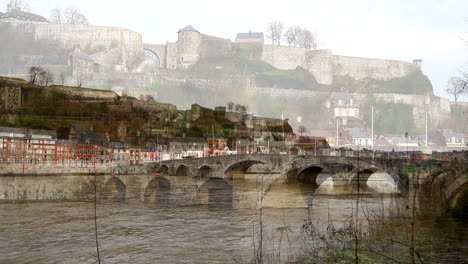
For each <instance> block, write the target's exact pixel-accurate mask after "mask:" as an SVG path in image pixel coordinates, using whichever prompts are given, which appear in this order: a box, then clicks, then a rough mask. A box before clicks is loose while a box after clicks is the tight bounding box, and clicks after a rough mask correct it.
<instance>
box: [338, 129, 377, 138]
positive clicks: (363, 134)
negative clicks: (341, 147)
mask: <svg viewBox="0 0 468 264" xmlns="http://www.w3.org/2000/svg"><path fill="white" fill-rule="evenodd" d="M344 130H345V131H346V132H348V133H349V134H350V135H351V136H352V137H353V138H370V137H371V135H370V134H369V133H367V131H365V130H363V129H361V128H358V127H352V128H345V129H344Z"/></svg>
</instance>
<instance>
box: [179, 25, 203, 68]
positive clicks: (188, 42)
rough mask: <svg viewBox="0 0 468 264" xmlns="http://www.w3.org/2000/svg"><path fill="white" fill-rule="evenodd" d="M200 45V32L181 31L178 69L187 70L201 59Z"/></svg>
mask: <svg viewBox="0 0 468 264" xmlns="http://www.w3.org/2000/svg"><path fill="white" fill-rule="evenodd" d="M200 44H201V34H200V33H199V32H198V31H179V37H178V39H177V50H178V66H177V68H180V69H187V68H189V67H190V66H192V65H193V64H195V63H196V62H197V61H198V60H199V59H200Z"/></svg>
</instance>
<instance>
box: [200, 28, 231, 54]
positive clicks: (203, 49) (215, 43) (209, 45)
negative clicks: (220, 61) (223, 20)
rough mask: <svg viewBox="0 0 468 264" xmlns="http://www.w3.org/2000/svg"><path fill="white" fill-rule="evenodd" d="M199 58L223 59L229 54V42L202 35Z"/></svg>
mask: <svg viewBox="0 0 468 264" xmlns="http://www.w3.org/2000/svg"><path fill="white" fill-rule="evenodd" d="M199 53H200V57H202V58H207V57H225V56H229V55H230V54H231V40H229V39H223V38H218V37H214V36H209V35H205V34H202V35H201V43H200V49H199Z"/></svg>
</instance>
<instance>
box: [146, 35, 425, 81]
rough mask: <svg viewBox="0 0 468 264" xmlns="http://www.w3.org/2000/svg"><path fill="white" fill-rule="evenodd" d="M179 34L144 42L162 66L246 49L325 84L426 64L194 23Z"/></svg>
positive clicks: (183, 65) (397, 74)
mask: <svg viewBox="0 0 468 264" xmlns="http://www.w3.org/2000/svg"><path fill="white" fill-rule="evenodd" d="M177 33H178V39H177V42H174V43H167V44H166V45H154V44H144V48H145V49H146V50H147V51H149V52H151V53H153V54H154V55H155V57H157V58H158V60H159V65H160V66H161V67H165V68H169V69H188V68H190V67H191V66H192V65H194V64H195V63H197V62H198V61H199V60H200V59H202V58H210V57H223V56H229V55H231V54H233V53H239V51H241V52H242V50H246V51H247V52H251V54H249V55H251V56H250V57H255V55H257V56H258V57H259V58H260V59H261V60H263V61H265V62H267V63H269V64H271V65H273V66H274V67H276V68H278V69H282V70H290V69H296V68H297V67H302V68H304V69H307V70H309V71H310V72H311V73H312V74H313V75H314V77H315V78H316V80H317V82H318V83H320V84H324V85H329V84H331V83H332V82H333V76H336V75H338V76H340V75H341V76H345V75H347V76H350V77H352V78H354V79H356V80H359V79H364V78H371V79H376V80H389V79H392V78H401V77H404V76H407V75H408V74H410V73H414V72H419V71H421V67H422V60H420V59H415V60H413V63H409V62H404V61H396V60H383V59H371V58H358V57H349V56H339V55H334V54H333V53H332V51H331V50H310V51H309V50H306V49H304V48H298V47H289V46H276V45H266V44H265V43H264V36H263V33H261V32H257V33H252V32H248V33H239V34H237V37H236V40H235V42H231V40H229V39H223V38H218V37H213V36H209V35H206V34H202V33H200V32H199V31H198V30H196V29H195V28H193V27H192V26H186V27H185V28H182V29H180V30H179V31H178V32H177ZM255 47H256V48H255ZM252 51H253V54H252ZM255 53H256V54H255Z"/></svg>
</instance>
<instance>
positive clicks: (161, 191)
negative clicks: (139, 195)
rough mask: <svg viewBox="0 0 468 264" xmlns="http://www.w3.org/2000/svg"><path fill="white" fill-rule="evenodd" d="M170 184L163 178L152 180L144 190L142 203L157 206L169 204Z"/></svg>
mask: <svg viewBox="0 0 468 264" xmlns="http://www.w3.org/2000/svg"><path fill="white" fill-rule="evenodd" d="M170 195H171V182H170V181H169V180H168V179H166V178H164V177H157V178H153V179H152V180H151V181H150V182H149V183H148V186H147V187H146V189H145V194H144V201H145V202H155V203H156V204H157V205H168V204H170Z"/></svg>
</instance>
